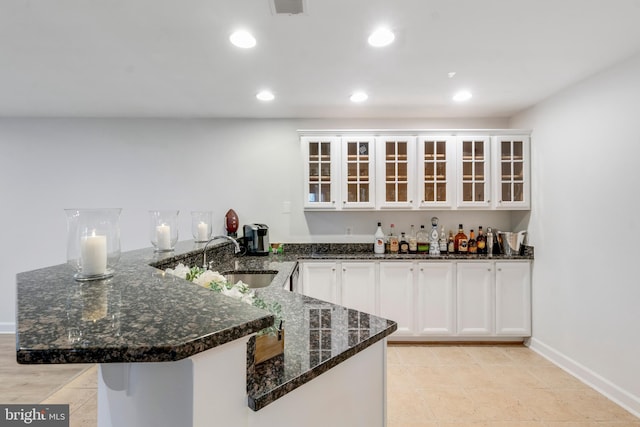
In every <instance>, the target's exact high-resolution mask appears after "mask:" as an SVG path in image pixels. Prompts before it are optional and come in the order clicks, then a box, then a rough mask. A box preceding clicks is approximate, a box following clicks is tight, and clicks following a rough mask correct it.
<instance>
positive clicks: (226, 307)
mask: <svg viewBox="0 0 640 427" xmlns="http://www.w3.org/2000/svg"><path fill="white" fill-rule="evenodd" d="M194 248H196V247H195V245H194V244H193V242H185V243H180V244H179V247H178V248H177V249H176V253H180V252H181V251H189V250H191V251H193V250H194ZM199 252H202V251H201V250H200V251H199ZM174 255H175V254H173V253H170V254H155V253H154V252H153V250H152V249H151V248H149V249H142V250H137V251H131V252H126V253H123V254H122V257H121V259H120V262H119V263H118V265H117V269H116V272H115V274H114V276H113V277H112V278H109V279H105V280H98V281H92V282H84V283H80V282H77V281H75V280H74V279H73V273H74V272H73V270H72V269H71V267H69V266H68V265H66V264H61V265H57V266H53V267H48V268H42V269H38V270H33V271H29V272H25V273H19V274H18V275H17V314H16V317H17V328H16V329H17V332H16V351H17V361H18V363H25V364H36V363H111V362H164V361H174V360H180V359H183V358H186V357H189V356H191V355H193V354H196V353H199V352H202V351H205V350H207V349H209V348H213V347H216V346H219V345H222V344H224V343H227V342H230V341H233V340H236V339H238V338H240V337H243V336H246V335H250V334H252V333H254V332H257V331H259V330H261V329H263V328H265V327H268V326H270V325H272V324H273V319H274V318H273V316H272V315H271V314H270V313H268V312H266V311H264V310H261V309H258V308H255V307H252V306H249V305H247V304H245V303H242V302H240V301H237V300H234V299H232V298H228V297H226V296H224V295H220V294H218V293H215V292H211V291H209V290H207V289H204V288H202V287H201V286H198V285H195V284H193V283H189V282H186V281H184V280H181V279H178V278H176V277H173V276H170V275H166V274H164V273H163V272H162V271H159V270H158V269H156V268H153V267H151V266H149V264H151V263H154V262H160V261H162V259H170V258H171V257H173V256H174ZM200 258H202V257H201V255H200Z"/></svg>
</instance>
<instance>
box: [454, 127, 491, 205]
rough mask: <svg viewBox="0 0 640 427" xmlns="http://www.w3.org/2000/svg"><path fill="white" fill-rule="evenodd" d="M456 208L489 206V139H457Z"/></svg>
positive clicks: (479, 137) (465, 137)
mask: <svg viewBox="0 0 640 427" xmlns="http://www.w3.org/2000/svg"><path fill="white" fill-rule="evenodd" d="M456 144H457V154H458V160H457V168H458V178H457V187H458V189H457V194H458V197H457V199H458V203H457V205H458V207H463V208H488V207H490V206H491V186H490V185H489V183H490V182H491V180H490V175H489V173H490V168H489V164H490V137H488V136H478V137H474V136H464V137H462V136H460V137H457V141H456Z"/></svg>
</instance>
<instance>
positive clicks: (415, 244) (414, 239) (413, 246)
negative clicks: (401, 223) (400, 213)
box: [409, 225, 418, 254]
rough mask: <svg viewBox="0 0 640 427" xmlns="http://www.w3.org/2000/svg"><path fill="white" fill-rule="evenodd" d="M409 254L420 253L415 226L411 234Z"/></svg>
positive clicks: (412, 227)
mask: <svg viewBox="0 0 640 427" xmlns="http://www.w3.org/2000/svg"><path fill="white" fill-rule="evenodd" d="M409 253H410V254H417V253H418V239H417V237H416V228H415V227H414V226H413V225H412V226H411V231H410V232H409Z"/></svg>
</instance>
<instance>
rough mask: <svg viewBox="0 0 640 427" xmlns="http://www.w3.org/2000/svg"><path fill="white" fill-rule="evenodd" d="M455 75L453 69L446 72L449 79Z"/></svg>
mask: <svg viewBox="0 0 640 427" xmlns="http://www.w3.org/2000/svg"><path fill="white" fill-rule="evenodd" d="M455 75H456V72H455V71H449V72H448V73H447V76H449V78H450V79H452V78H454V77H455Z"/></svg>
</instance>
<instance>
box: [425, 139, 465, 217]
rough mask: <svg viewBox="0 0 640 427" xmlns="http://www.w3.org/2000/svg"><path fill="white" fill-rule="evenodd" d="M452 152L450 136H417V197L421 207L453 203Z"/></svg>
mask: <svg viewBox="0 0 640 427" xmlns="http://www.w3.org/2000/svg"><path fill="white" fill-rule="evenodd" d="M455 153H456V149H455V138H453V137H450V136H443V137H427V136H421V137H418V162H417V165H418V174H417V176H418V200H419V206H420V207H421V208H436V209H441V208H451V207H452V206H453V198H454V194H455V186H454V183H455V176H456V175H455V166H456V165H455V157H456V154H455Z"/></svg>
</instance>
